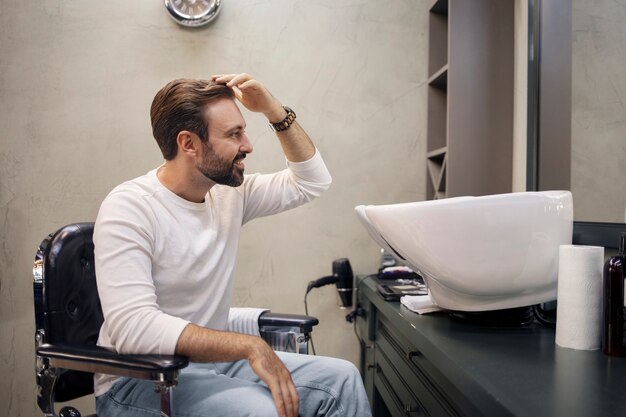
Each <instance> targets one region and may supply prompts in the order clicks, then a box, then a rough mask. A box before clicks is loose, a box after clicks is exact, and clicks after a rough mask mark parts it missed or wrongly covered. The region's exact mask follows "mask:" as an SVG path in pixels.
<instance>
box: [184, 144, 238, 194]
mask: <svg viewBox="0 0 626 417" xmlns="http://www.w3.org/2000/svg"><path fill="white" fill-rule="evenodd" d="M202 146H203V150H204V158H203V159H202V162H201V163H200V164H199V165H197V166H196V168H198V170H199V171H200V172H201V173H202V175H204V176H205V177H207V178H208V179H210V180H211V181H213V182H214V183H216V184H222V185H227V186H229V187H239V186H240V185H241V184H242V183H243V169H241V168H237V167H235V162H238V161H241V160H242V159H244V158H245V157H246V154H245V153H244V152H239V153H238V154H237V156H236V157H235V159H233V160H232V161H227V160H226V159H224V158H222V157H220V156H219V155H216V154H215V152H213V148H212V147H211V145H209V144H208V143H206V144H205V143H203V144H202Z"/></svg>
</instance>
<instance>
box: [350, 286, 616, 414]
mask: <svg viewBox="0 0 626 417" xmlns="http://www.w3.org/2000/svg"><path fill="white" fill-rule="evenodd" d="M357 301H358V303H359V306H360V307H362V309H363V315H362V316H361V317H360V318H359V319H358V321H357V333H358V334H359V336H360V338H361V339H362V341H363V345H362V350H361V352H362V355H361V372H362V374H363V379H364V383H365V388H366V391H367V394H368V397H369V399H370V401H371V404H372V411H373V414H374V417H387V416H393V417H396V416H397V417H401V416H404V417H406V416H432V417H445V416H467V417H477V416H488V417H491V416H498V417H501V416H502V417H504V416H519V417H552V416H568V417H595V416H602V417H606V416H626V400H625V399H624V394H623V393H624V389H625V387H626V358H618V357H608V356H606V355H604V354H602V353H601V352H600V351H578V350H573V349H564V348H560V347H557V346H556V345H555V343H554V336H555V334H554V329H552V328H547V327H544V326H541V325H539V324H536V323H535V324H531V325H529V326H523V327H487V326H477V325H471V324H467V323H461V322H457V321H455V320H453V319H451V318H450V317H449V315H448V314H447V313H443V312H442V313H434V314H428V315H418V314H415V313H413V312H411V311H409V310H408V309H406V308H404V307H403V306H401V305H400V303H399V302H389V301H385V300H383V298H382V297H381V296H380V295H379V294H378V292H377V291H376V281H375V278H374V277H371V276H370V277H363V276H360V277H357Z"/></svg>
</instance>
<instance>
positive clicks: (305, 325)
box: [259, 311, 320, 333]
mask: <svg viewBox="0 0 626 417" xmlns="http://www.w3.org/2000/svg"><path fill="white" fill-rule="evenodd" d="M319 322H320V321H319V320H318V319H317V318H316V317H312V316H304V315H300V314H284V313H272V312H270V311H266V312H264V313H262V314H261V315H260V316H259V327H264V326H284V327H299V328H300V331H301V332H302V333H310V332H312V331H313V326H316V325H317V324H319Z"/></svg>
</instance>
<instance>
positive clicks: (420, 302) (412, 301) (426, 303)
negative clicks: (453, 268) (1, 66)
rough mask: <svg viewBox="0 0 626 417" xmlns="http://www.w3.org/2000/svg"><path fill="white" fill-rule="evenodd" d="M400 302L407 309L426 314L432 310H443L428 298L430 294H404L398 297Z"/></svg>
mask: <svg viewBox="0 0 626 417" xmlns="http://www.w3.org/2000/svg"><path fill="white" fill-rule="evenodd" d="M400 302H401V303H402V305H404V306H405V307H406V308H408V309H409V310H411V311H413V312H415V313H418V314H426V313H432V312H434V311H441V310H443V309H442V308H441V307H439V306H438V305H437V304H435V302H434V301H433V300H432V298H430V294H427V295H405V296H403V297H402V298H400Z"/></svg>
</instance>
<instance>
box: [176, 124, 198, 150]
mask: <svg viewBox="0 0 626 417" xmlns="http://www.w3.org/2000/svg"><path fill="white" fill-rule="evenodd" d="M176 143H177V144H178V151H179V152H182V153H183V154H185V155H189V156H194V157H195V156H196V155H197V154H198V152H199V149H198V146H199V145H200V138H199V137H198V135H196V134H195V133H192V132H189V131H188V130H181V131H180V132H178V135H177V136H176Z"/></svg>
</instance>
